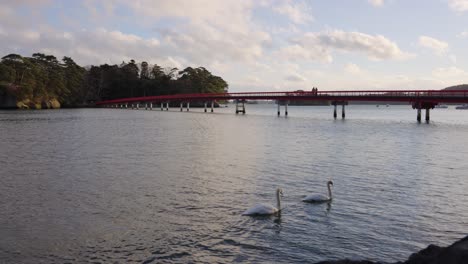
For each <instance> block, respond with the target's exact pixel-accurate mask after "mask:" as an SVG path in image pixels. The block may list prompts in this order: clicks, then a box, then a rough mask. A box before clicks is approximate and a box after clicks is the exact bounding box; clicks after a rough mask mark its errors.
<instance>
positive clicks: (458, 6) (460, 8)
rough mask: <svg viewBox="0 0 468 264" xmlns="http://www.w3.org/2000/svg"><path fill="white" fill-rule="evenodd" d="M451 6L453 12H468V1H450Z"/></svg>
mask: <svg viewBox="0 0 468 264" xmlns="http://www.w3.org/2000/svg"><path fill="white" fill-rule="evenodd" d="M449 6H450V8H451V9H452V10H453V11H456V12H465V11H468V0H449Z"/></svg>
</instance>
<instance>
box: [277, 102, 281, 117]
mask: <svg viewBox="0 0 468 264" xmlns="http://www.w3.org/2000/svg"><path fill="white" fill-rule="evenodd" d="M277 103H278V116H280V115H281V109H280V105H281V103H280V101H279V100H278V101H277Z"/></svg>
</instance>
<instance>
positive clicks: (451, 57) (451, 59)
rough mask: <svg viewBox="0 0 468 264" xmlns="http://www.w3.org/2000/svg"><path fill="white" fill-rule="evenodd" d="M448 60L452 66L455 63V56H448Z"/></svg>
mask: <svg viewBox="0 0 468 264" xmlns="http://www.w3.org/2000/svg"><path fill="white" fill-rule="evenodd" d="M449 60H450V62H451V63H452V64H455V63H457V56H455V55H454V54H450V55H449Z"/></svg>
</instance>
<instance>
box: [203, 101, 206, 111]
mask: <svg viewBox="0 0 468 264" xmlns="http://www.w3.org/2000/svg"><path fill="white" fill-rule="evenodd" d="M203 105H204V106H205V113H206V102H204V104H203Z"/></svg>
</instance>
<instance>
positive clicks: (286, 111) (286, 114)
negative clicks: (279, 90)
mask: <svg viewBox="0 0 468 264" xmlns="http://www.w3.org/2000/svg"><path fill="white" fill-rule="evenodd" d="M288 104H289V101H286V102H284V115H285V116H288Z"/></svg>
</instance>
